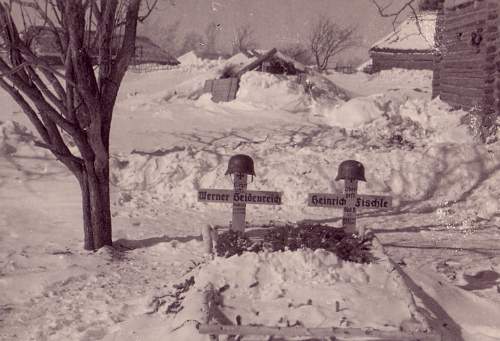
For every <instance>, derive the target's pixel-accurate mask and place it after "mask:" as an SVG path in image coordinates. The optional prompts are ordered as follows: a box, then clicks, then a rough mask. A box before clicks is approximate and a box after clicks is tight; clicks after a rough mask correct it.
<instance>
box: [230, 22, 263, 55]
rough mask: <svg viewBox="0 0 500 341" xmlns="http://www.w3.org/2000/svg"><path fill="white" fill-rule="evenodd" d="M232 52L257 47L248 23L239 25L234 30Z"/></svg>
mask: <svg viewBox="0 0 500 341" xmlns="http://www.w3.org/2000/svg"><path fill="white" fill-rule="evenodd" d="M232 45H233V54H236V53H238V52H240V51H246V50H253V49H256V48H257V43H256V41H255V33H254V30H253V29H252V27H251V26H250V25H249V24H246V25H242V26H239V27H238V28H237V29H236V30H235V31H234V38H233V43H232Z"/></svg>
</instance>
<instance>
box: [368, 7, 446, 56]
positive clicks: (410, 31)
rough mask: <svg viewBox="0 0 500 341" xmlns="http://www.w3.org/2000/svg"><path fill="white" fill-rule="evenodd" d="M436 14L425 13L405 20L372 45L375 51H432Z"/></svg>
mask: <svg viewBox="0 0 500 341" xmlns="http://www.w3.org/2000/svg"><path fill="white" fill-rule="evenodd" d="M436 18H437V14H436V13H425V14H421V15H419V16H418V18H417V19H415V18H414V17H411V18H408V19H406V20H405V21H404V22H403V23H402V24H401V25H399V26H398V27H397V28H396V29H395V30H394V31H393V32H391V33H390V34H388V35H387V36H385V37H384V38H382V39H381V40H379V41H378V42H376V43H375V44H373V45H372V47H371V49H377V50H417V51H419V50H420V51H423V50H432V49H434V35H435V30H436Z"/></svg>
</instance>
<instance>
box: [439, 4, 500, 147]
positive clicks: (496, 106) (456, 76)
mask: <svg viewBox="0 0 500 341" xmlns="http://www.w3.org/2000/svg"><path fill="white" fill-rule="evenodd" d="M499 17H500V2H499V1H498V0H443V1H442V3H441V8H440V10H439V15H438V25H437V28H436V43H437V46H438V53H436V56H435V69H434V77H433V87H432V89H433V96H434V97H436V96H439V97H440V98H441V99H442V100H443V101H445V102H447V103H449V104H450V105H452V106H454V107H457V108H463V109H472V108H476V110H475V111H476V112H477V113H478V114H479V116H478V118H479V121H480V122H479V123H480V131H481V134H482V136H483V138H484V137H485V135H490V133H491V131H492V128H494V127H495V121H496V118H497V117H498V113H499V112H500V77H499V76H500V53H499V51H500V35H499V25H500V18H499Z"/></svg>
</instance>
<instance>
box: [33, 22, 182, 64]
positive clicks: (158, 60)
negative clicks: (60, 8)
mask: <svg viewBox="0 0 500 341" xmlns="http://www.w3.org/2000/svg"><path fill="white" fill-rule="evenodd" d="M23 34H24V35H25V36H27V40H28V41H29V44H30V47H31V49H32V51H33V52H34V53H35V54H36V55H37V56H39V57H41V58H43V59H44V60H45V61H46V62H48V63H49V64H52V65H62V64H63V62H62V60H64V58H61V48H60V47H59V46H58V45H57V40H56V38H55V34H54V32H53V31H52V30H51V29H49V28H48V27H46V26H31V27H29V28H28V29H27V30H26V32H24V33H23ZM94 37H95V32H94V31H92V32H91V37H90V39H89V41H92V39H94ZM121 39H122V36H119V35H117V36H115V37H114V39H113V44H112V49H113V51H112V52H113V53H116V52H117V51H118V49H119V47H120V44H121ZM91 56H92V58H93V59H96V58H97V57H96V56H97V47H94V48H93V49H92V50H91ZM130 63H131V64H132V65H137V64H159V65H177V64H179V61H177V59H175V58H174V57H172V56H171V55H170V54H169V53H168V52H166V51H164V50H163V49H162V48H161V47H159V46H158V45H156V44H154V43H153V42H152V41H151V40H150V39H149V38H147V37H144V36H139V35H138V36H137V37H136V41H135V54H134V57H133V58H132V60H131V62H130Z"/></svg>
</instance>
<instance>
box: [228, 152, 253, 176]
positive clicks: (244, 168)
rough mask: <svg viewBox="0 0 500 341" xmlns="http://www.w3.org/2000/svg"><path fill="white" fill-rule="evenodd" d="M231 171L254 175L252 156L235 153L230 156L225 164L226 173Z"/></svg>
mask: <svg viewBox="0 0 500 341" xmlns="http://www.w3.org/2000/svg"><path fill="white" fill-rule="evenodd" d="M233 173H241V174H248V175H253V176H255V171H254V168H253V160H252V158H251V157H250V156H248V155H245V154H236V155H233V156H231V158H230V159H229V162H228V164H227V171H226V175H228V174H233Z"/></svg>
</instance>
